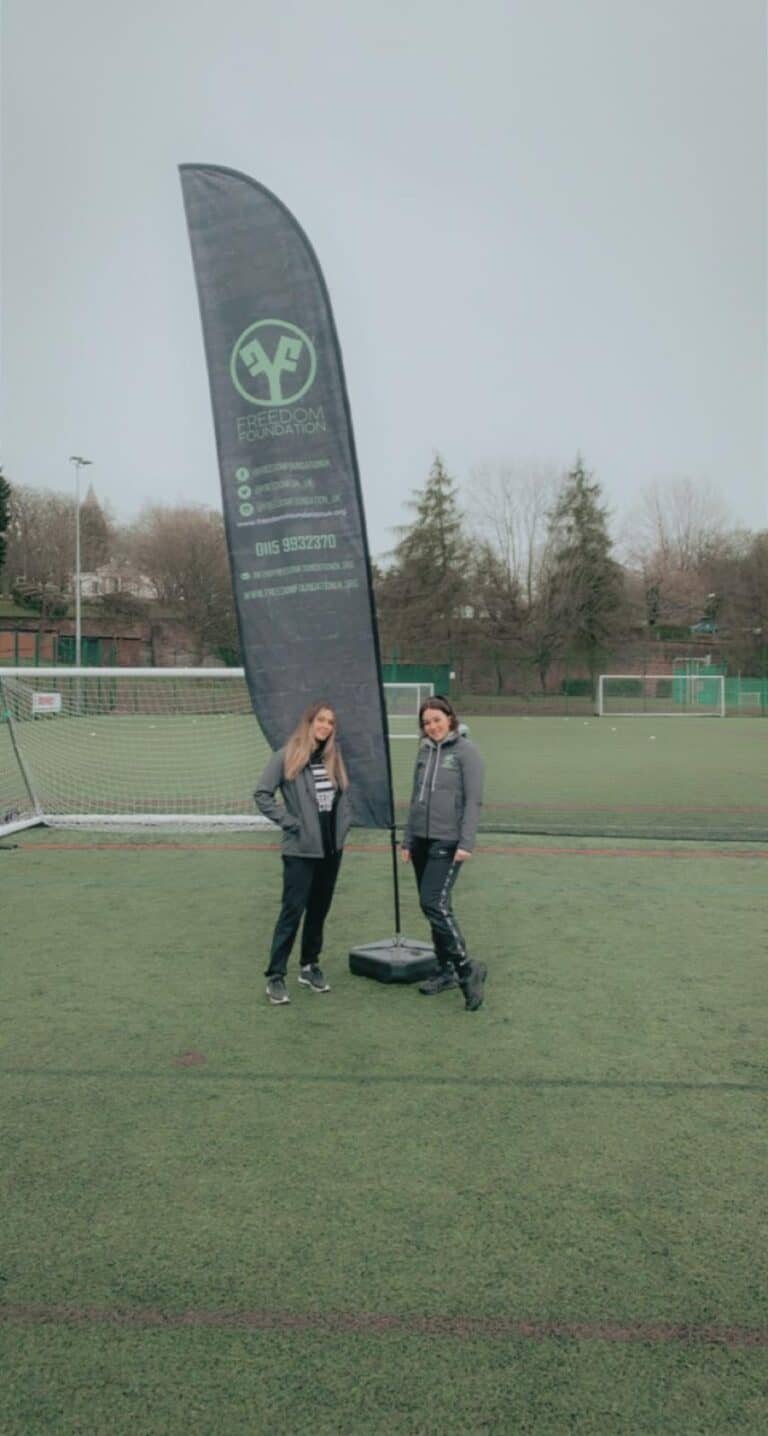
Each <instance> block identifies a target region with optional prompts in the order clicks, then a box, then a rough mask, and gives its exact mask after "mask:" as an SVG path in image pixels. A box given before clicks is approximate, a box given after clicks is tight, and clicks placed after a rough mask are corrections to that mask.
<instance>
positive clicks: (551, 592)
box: [546, 455, 624, 678]
mask: <svg viewBox="0 0 768 1436" xmlns="http://www.w3.org/2000/svg"><path fill="white" fill-rule="evenodd" d="M601 497H602V490H601V488H600V484H599V483H598V482H597V481H596V480H595V479H594V477H593V475H592V474H590V473H588V472H587V470H586V469H585V468H584V463H583V460H582V458H581V455H577V458H576V463H575V465H574V467H573V468H572V469H571V471H570V473H569V474H568V476H567V478H566V480H565V483H564V485H563V489H562V492H561V495H560V498H559V500H558V502H557V504H556V505H555V508H554V509H553V511H552V514H551V515H550V540H551V552H552V560H551V566H550V570H549V575H548V581H547V587H548V593H547V595H546V607H547V610H548V612H549V614H550V616H551V617H552V618H553V619H554V620H555V629H556V632H557V636H558V640H559V643H560V644H561V645H562V647H564V648H566V649H568V650H569V651H570V652H571V653H572V654H573V656H574V657H579V658H581V659H582V660H583V661H584V662H586V663H587V665H588V667H589V671H590V674H591V675H592V677H593V678H594V676H595V675H596V673H597V672H598V670H599V666H600V657H601V655H602V654H603V652H604V650H605V648H606V646H607V645H608V644H609V642H610V640H611V639H612V638H615V637H616V635H617V633H618V631H619V629H620V625H621V619H622V609H623V606H624V580H623V575H622V570H621V568H620V567H619V565H618V564H617V563H616V561H615V559H614V558H613V557H612V554H611V547H612V544H611V538H610V535H609V533H608V516H607V510H606V509H605V507H604V506H603V505H602V504H601V502H600V500H601Z"/></svg>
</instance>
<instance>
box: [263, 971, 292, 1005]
mask: <svg viewBox="0 0 768 1436" xmlns="http://www.w3.org/2000/svg"><path fill="white" fill-rule="evenodd" d="M267 997H268V998H269V1000H270V1002H274V1003H275V1005H276V1006H277V1005H278V1004H281V1003H283V1002H290V1000H291V999H290V997H289V996H288V989H287V988H286V985H285V978H283V977H268V978H267Z"/></svg>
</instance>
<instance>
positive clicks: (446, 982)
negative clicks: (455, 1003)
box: [419, 967, 459, 997]
mask: <svg viewBox="0 0 768 1436" xmlns="http://www.w3.org/2000/svg"><path fill="white" fill-rule="evenodd" d="M458 985H459V979H458V977H457V976H456V973H455V972H454V970H453V968H452V967H441V968H440V971H439V972H435V973H433V975H432V977H427V978H426V979H425V980H424V982H420V983H419V992H423V993H424V996H425V997H434V996H435V995H436V994H437V993H438V992H448V991H449V990H450V989H451V988H452V987H458Z"/></svg>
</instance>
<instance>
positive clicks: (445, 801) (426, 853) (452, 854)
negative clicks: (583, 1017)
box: [401, 695, 487, 1012]
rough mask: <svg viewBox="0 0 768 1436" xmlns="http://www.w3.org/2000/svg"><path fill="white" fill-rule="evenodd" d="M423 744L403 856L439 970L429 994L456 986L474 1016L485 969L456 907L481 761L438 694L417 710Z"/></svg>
mask: <svg viewBox="0 0 768 1436" xmlns="http://www.w3.org/2000/svg"><path fill="white" fill-rule="evenodd" d="M419 725H420V727H421V731H422V733H423V735H424V740H423V742H422V743H421V744H420V746H419V752H418V756H417V759H416V771H415V773H414V776H413V793H412V796H411V806H410V809H409V812H408V819H407V822H406V826H405V833H404V835H403V841H402V846H401V855H402V858H403V861H404V862H406V863H409V862H411V863H413V869H414V873H415V875H416V882H417V885H418V889H419V901H420V903H421V910H422V912H423V914H424V916H425V918H426V919H427V922H428V923H429V925H430V927H431V929H432V941H433V943H434V947H435V956H436V957H437V960H438V963H439V971H438V972H437V973H436V975H435V976H434V977H430V978H428V979H427V981H426V982H423V983H422V984H421V986H420V987H419V991H420V992H423V993H425V994H426V995H427V996H434V995H435V994H436V993H438V992H447V991H448V990H449V988H452V987H459V988H461V991H462V993H463V994H464V1004H465V1006H466V1008H467V1010H468V1011H469V1012H474V1011H475V1010H476V1009H477V1008H478V1007H481V1006H482V1003H483V996H484V987H485V979H486V976H487V968H486V966H485V964H484V963H482V962H477V961H474V960H473V959H472V958H470V956H469V954H468V952H467V945H466V943H465V941H464V938H463V936H462V933H461V929H460V928H459V925H458V923H457V921H456V918H455V916H454V913H453V909H452V907H451V894H452V891H453V888H454V886H455V884H456V880H457V878H458V876H459V873H460V872H461V867H462V864H463V863H465V862H467V861H468V859H469V858H471V857H472V849H473V848H474V845H475V835H476V833H477V825H478V822H479V820H480V809H481V807H482V802H483V778H484V764H483V760H482V758H481V756H480V754H479V752H478V750H477V748H476V747H475V745H474V743H471V742H470V741H469V739H468V738H466V737H464V736H463V735H462V734H461V733H460V732H459V720H458V717H457V715H456V710H455V708H454V707H453V704H452V703H451V702H450V701H449V700H448V699H447V698H442V697H439V696H438V695H435V696H434V697H432V698H427V699H425V701H424V702H423V703H422V705H421V707H420V708H419Z"/></svg>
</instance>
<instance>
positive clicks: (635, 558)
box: [621, 478, 727, 573]
mask: <svg viewBox="0 0 768 1436" xmlns="http://www.w3.org/2000/svg"><path fill="white" fill-rule="evenodd" d="M726 528H727V515H726V511H725V508H724V506H723V504H722V503H721V501H720V499H719V498H718V497H717V494H716V493H715V491H714V489H713V488H712V485H711V484H709V483H708V482H706V481H704V480H702V481H700V482H698V481H695V480H693V479H690V478H674V479H667V480H665V481H664V482H660V481H658V480H657V481H655V482H654V483H651V484H648V485H647V486H646V488H645V489H644V490H643V492H642V494H641V497H640V500H639V502H638V504H637V505H636V506H635V508H634V509H633V510H632V512H631V513H630V514H629V516H628V518H627V519H626V520H625V523H624V525H623V527H622V534H621V547H622V549H623V550H624V551H625V553H626V555H627V558H628V559H629V560H630V561H631V562H632V563H633V565H634V566H636V567H640V568H642V569H644V570H646V571H650V570H656V571H658V572H660V573H674V572H690V571H691V570H695V569H697V568H698V567H699V566H700V565H701V563H702V561H703V560H704V559H705V558H706V555H707V553H708V552H709V549H710V548H711V546H712V544H713V543H715V542H716V541H717V540H718V539H719V538H720V537H721V536H722V535H723V534H724V533H725V531H726Z"/></svg>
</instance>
